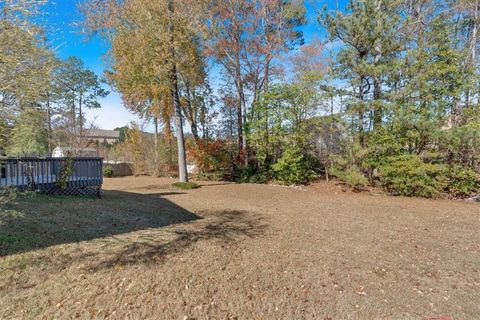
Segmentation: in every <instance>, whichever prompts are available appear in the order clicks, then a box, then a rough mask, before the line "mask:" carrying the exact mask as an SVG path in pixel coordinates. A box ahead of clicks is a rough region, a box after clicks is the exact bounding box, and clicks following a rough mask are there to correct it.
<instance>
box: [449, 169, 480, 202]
mask: <svg viewBox="0 0 480 320" xmlns="http://www.w3.org/2000/svg"><path fill="white" fill-rule="evenodd" d="M445 176H446V178H447V180H448V184H447V186H446V190H445V191H446V192H448V193H449V194H451V195H453V196H455V197H467V196H469V195H471V194H473V193H476V192H478V191H479V190H480V179H479V176H478V174H477V173H476V172H475V171H474V170H472V169H470V168H464V167H461V166H458V165H454V166H451V167H449V168H448V169H447V170H446V172H445Z"/></svg>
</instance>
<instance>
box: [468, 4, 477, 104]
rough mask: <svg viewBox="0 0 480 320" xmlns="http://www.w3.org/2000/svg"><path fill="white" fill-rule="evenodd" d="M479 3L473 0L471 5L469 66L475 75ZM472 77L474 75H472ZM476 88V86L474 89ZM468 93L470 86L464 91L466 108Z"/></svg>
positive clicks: (469, 93)
mask: <svg viewBox="0 0 480 320" xmlns="http://www.w3.org/2000/svg"><path fill="white" fill-rule="evenodd" d="M479 5H480V1H479V0H475V4H474V7H473V10H474V11H473V26H472V34H471V38H470V52H471V55H470V59H471V61H470V66H471V68H472V69H473V70H474V71H473V72H474V73H475V75H476V71H477V41H478V14H479V12H478V11H479V10H480V8H479ZM474 79H476V77H475V76H474ZM474 90H476V88H475V89H474ZM470 95H471V88H469V87H467V92H466V93H465V107H466V108H468V107H469V106H470Z"/></svg>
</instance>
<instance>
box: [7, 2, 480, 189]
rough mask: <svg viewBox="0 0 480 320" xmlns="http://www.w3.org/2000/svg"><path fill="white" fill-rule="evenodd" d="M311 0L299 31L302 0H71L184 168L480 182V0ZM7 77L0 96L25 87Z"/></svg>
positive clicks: (273, 175) (291, 179) (242, 177)
mask: <svg viewBox="0 0 480 320" xmlns="http://www.w3.org/2000/svg"><path fill="white" fill-rule="evenodd" d="M17 2H18V3H21V2H22V1H17ZM30 2H31V1H30ZM39 2H40V1H39ZM311 6H312V4H308V7H309V10H310V12H312V10H314V9H316V11H315V12H316V14H317V21H316V24H315V26H316V30H315V31H314V32H313V33H314V34H313V36H312V35H311V34H309V35H308V38H313V39H312V40H310V41H308V43H306V41H305V38H306V35H305V34H303V32H302V31H303V30H305V28H303V26H304V25H305V24H307V9H306V4H305V3H304V2H303V1H298V0H282V1H279V0H198V1H193V0H162V1H158V0H122V1H118V0H87V1H82V2H80V4H79V8H80V11H81V12H82V13H83V16H84V20H83V21H82V22H83V26H82V27H83V29H84V30H86V31H87V32H88V33H90V34H97V35H100V36H102V37H103V38H104V39H105V40H107V41H108V43H109V44H110V49H109V51H108V53H107V54H108V57H109V59H108V60H109V62H110V64H109V66H108V70H107V71H106V72H105V79H106V81H107V82H108V84H109V85H110V86H111V87H112V88H114V89H115V90H117V91H118V92H120V93H121V95H122V99H123V102H124V104H125V106H126V107H127V108H129V109H130V110H132V111H133V112H135V113H137V114H138V115H140V116H141V117H143V118H145V119H148V120H149V121H152V122H153V123H154V127H155V135H154V143H155V147H154V148H153V150H154V153H155V157H154V158H155V159H154V160H153V161H160V160H159V159H160V158H162V155H161V154H160V155H159V154H158V152H159V149H160V150H162V148H163V147H164V146H167V145H168V146H170V147H169V150H170V151H172V150H174V152H175V154H176V157H177V168H178V171H179V177H180V180H181V181H182V182H186V181H187V180H188V174H187V170H186V167H187V162H192V163H195V164H196V166H197V170H198V171H199V174H201V175H202V176H203V177H206V178H212V177H215V178H216V179H235V180H237V181H243V182H267V181H271V180H276V181H279V182H281V183H285V184H295V183H308V182H310V181H313V180H315V179H317V178H318V177H319V176H323V177H325V178H327V179H330V178H331V177H336V178H337V179H340V180H341V181H343V182H344V183H345V185H347V186H350V187H352V188H354V189H363V188H368V187H370V186H378V187H381V188H383V189H385V190H386V191H388V192H390V193H392V194H398V195H417V196H425V197H433V196H440V195H449V196H455V197H465V196H468V195H470V194H472V193H475V192H477V191H478V187H479V184H478V165H479V155H480V152H479V151H480V150H479V146H480V144H479V142H480V133H479V130H480V117H479V107H478V103H479V83H478V59H479V58H478V54H477V53H478V42H479V35H478V26H479V23H480V17H479V11H480V4H479V1H478V0H449V1H440V0H351V1H349V2H348V4H347V5H346V6H345V7H340V6H339V5H337V6H335V7H333V6H324V7H321V8H313V9H312V8H311ZM22 14H23V13H22ZM13 16H14V15H13ZM12 19H13V18H10V21H12V22H9V23H10V24H12V25H15V24H17V25H18V28H30V27H31V26H30V25H28V23H26V24H25V23H24V22H23V21H28V19H21V18H15V19H18V20H19V21H20V20H21V21H22V23H18V22H15V21H13V20H12ZM310 26H311V25H310ZM33 29H34V28H33ZM309 29H311V28H309ZM30 34H32V33H30V32H27V33H26V35H25V37H28V36H29V35H30ZM2 36H3V35H2ZM40 39H41V37H38V36H34V37H33V38H32V39H30V40H28V39H26V40H25V41H26V42H28V41H30V42H29V43H30V45H31V48H32V50H30V51H32V52H33V51H39V52H43V49H44V46H43V44H42V43H41V42H38V41H40ZM16 43H19V42H16ZM22 48H23V47H22ZM22 50H26V49H25V48H23V49H22ZM22 50H20V51H18V52H19V54H18V55H15V56H16V57H18V58H20V59H21V58H22V56H21V54H24V53H23V51H22ZM47 51H48V50H47ZM36 55H37V59H36V60H35V61H36V63H35V68H37V67H39V66H42V65H43V64H42V63H40V61H44V60H43V59H41V58H40V57H41V56H42V54H41V53H36ZM35 68H32V69H31V70H29V71H28V72H29V74H27V73H23V74H22V76H25V78H28V80H25V81H26V82H25V86H24V87H23V88H26V87H28V81H32V79H34V77H35ZM20 71H21V72H25V71H24V70H19V72H20ZM9 72H11V71H9ZM2 76H3V70H2ZM37 88H39V87H38V86H37ZM7 89H8V90H11V91H8V90H3V88H2V90H1V91H2V92H8V94H3V95H2V96H3V97H4V98H3V101H7V100H8V99H9V98H8V97H12V96H13V97H15V99H11V100H10V101H17V102H18V101H19V99H21V100H24V101H28V98H25V97H28V96H29V95H30V94H31V93H28V94H27V93H26V92H25V93H22V94H23V95H18V94H16V93H10V92H15V91H14V90H15V89H13V88H12V89H10V88H7ZM41 91H42V92H43V93H45V92H48V90H45V89H43V90H41ZM6 99H7V100H6ZM34 100H35V99H34ZM77 101H78V99H77ZM22 103H26V102H22ZM17 104H18V103H17ZM77 110H80V109H77ZM80 114H81V111H80ZM80 118H81V117H80ZM4 121H7V122H8V121H11V120H4ZM80 121H81V120H80ZM185 126H186V127H188V128H189V130H188V132H187V131H186V133H185V132H184V130H185V129H184V127H185ZM74 127H75V126H74ZM81 127H82V125H80V128H81ZM160 129H162V130H163V132H162V134H161V133H160ZM137 131H138V130H137ZM137 131H135V130H133V131H131V137H130V139H127V140H128V141H138V139H134V137H135V136H134V134H135V135H136V136H138V132H137ZM127 136H128V131H127ZM173 139H176V140H177V143H176V146H175V147H172V144H171V141H172V140H173ZM149 150H151V149H149ZM138 158H139V159H141V158H145V157H142V156H139V157H138ZM163 158H165V157H163ZM167 158H169V159H171V157H167Z"/></svg>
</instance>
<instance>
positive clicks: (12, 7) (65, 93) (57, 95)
mask: <svg viewBox="0 0 480 320" xmlns="http://www.w3.org/2000/svg"><path fill="white" fill-rule="evenodd" d="M44 6H45V1H40V0H38V1H26V0H15V1H0V20H1V22H0V43H1V44H2V46H1V48H0V83H1V84H0V155H2V154H3V155H5V154H7V155H10V156H22V155H41V156H46V155H49V154H51V152H52V149H53V147H54V146H57V145H61V146H64V147H75V146H79V144H80V141H81V140H82V138H83V136H84V128H85V127H86V125H87V124H86V123H85V110H86V109H91V108H100V104H99V102H98V99H99V98H101V97H105V96H107V95H108V94H109V92H108V91H106V90H105V89H104V88H103V86H102V83H101V79H100V78H99V77H98V76H97V75H96V74H95V73H94V72H93V71H91V70H88V68H86V67H85V65H84V63H83V61H82V60H80V59H79V58H76V57H70V58H68V59H65V60H61V59H59V58H58V57H57V56H56V54H55V52H54V50H53V49H52V48H51V47H50V46H49V42H48V39H47V37H46V35H45V30H44V28H43V26H40V25H39V24H38V23H36V21H38V17H41V16H42V14H43V13H42V12H43V11H42V10H43V9H44Z"/></svg>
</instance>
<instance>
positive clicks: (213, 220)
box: [88, 210, 267, 272]
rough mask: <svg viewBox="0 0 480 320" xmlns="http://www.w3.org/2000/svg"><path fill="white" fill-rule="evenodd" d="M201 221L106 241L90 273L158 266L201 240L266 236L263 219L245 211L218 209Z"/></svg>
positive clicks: (223, 243) (206, 213) (230, 241)
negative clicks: (134, 266)
mask: <svg viewBox="0 0 480 320" xmlns="http://www.w3.org/2000/svg"><path fill="white" fill-rule="evenodd" d="M201 215H202V216H203V217H204V219H202V220H200V221H195V222H194V223H187V224H182V225H178V226H174V227H172V228H169V229H168V230H162V231H161V233H160V232H158V230H151V231H150V232H143V233H142V234H141V235H139V236H136V237H134V238H131V237H130V238H129V237H127V238H124V239H121V240H119V239H115V240H112V239H105V241H107V242H110V244H112V242H111V241H115V242H116V243H115V244H114V245H113V246H112V245H108V247H110V249H111V250H110V252H106V251H104V252H102V253H101V254H100V255H99V256H98V258H99V259H94V260H92V261H94V263H93V264H91V265H90V266H89V267H88V270H89V271H91V272H95V271H98V270H100V269H108V268H112V267H115V266H119V265H120V266H123V265H132V264H138V263H149V262H152V263H159V262H161V261H162V260H163V259H164V258H165V257H166V256H168V255H170V254H173V253H178V252H181V251H183V250H185V249H187V248H188V247H190V246H192V245H194V244H195V243H197V242H200V241H215V242H217V243H219V244H221V245H225V244H229V243H233V242H236V241H241V240H242V239H245V238H254V237H259V236H263V235H264V234H265V231H266V228H267V224H266V223H265V221H264V218H263V217H261V216H259V215H256V214H253V213H249V212H246V211H237V210H219V211H209V212H203V213H201Z"/></svg>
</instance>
